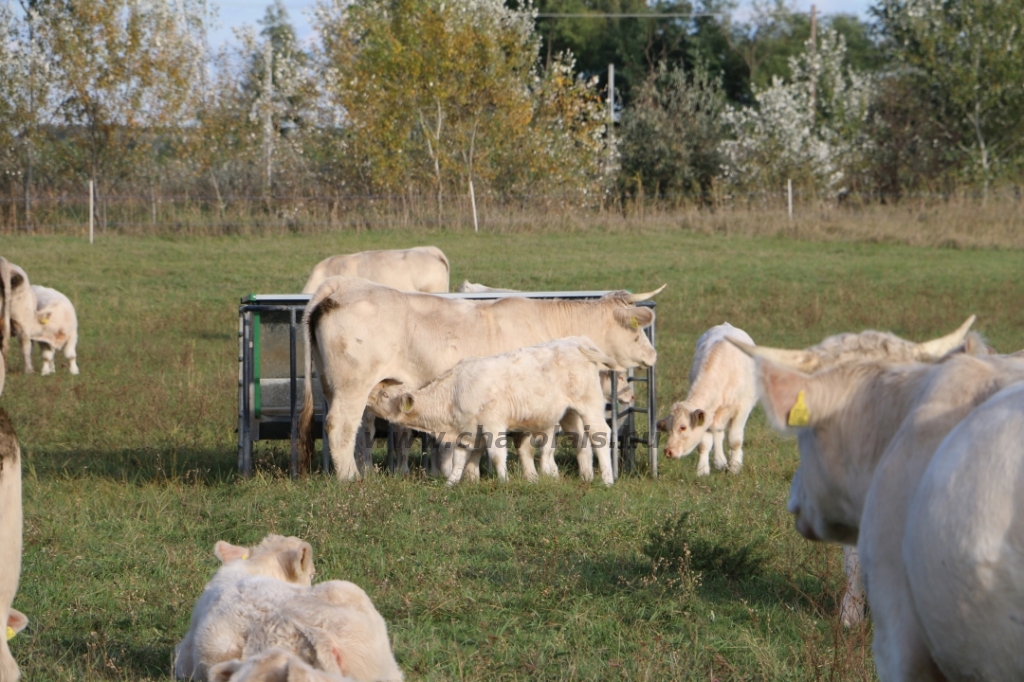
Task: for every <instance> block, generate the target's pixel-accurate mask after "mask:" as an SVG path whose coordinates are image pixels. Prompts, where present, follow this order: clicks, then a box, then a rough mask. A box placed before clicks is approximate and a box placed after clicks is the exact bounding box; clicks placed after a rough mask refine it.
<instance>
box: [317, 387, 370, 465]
mask: <svg viewBox="0 0 1024 682" xmlns="http://www.w3.org/2000/svg"><path fill="white" fill-rule="evenodd" d="M366 394H367V395H366V396H363V395H362V393H359V397H358V398H353V397H352V395H353V393H352V392H351V391H342V390H335V391H334V400H332V401H331V403H330V406H329V407H328V408H327V439H328V443H329V444H330V450H331V461H332V462H334V473H335V475H336V476H337V477H338V480H339V481H354V480H356V479H357V478H358V477H359V469H358V468H357V467H356V459H355V448H356V440H357V435H358V433H359V429H360V425H361V424H362V422H363V411H364V408H365V407H366V397H367V396H368V395H369V391H367V392H366Z"/></svg>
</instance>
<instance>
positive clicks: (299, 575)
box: [281, 542, 313, 583]
mask: <svg viewBox="0 0 1024 682" xmlns="http://www.w3.org/2000/svg"><path fill="white" fill-rule="evenodd" d="M281 565H282V567H283V568H284V574H285V576H287V577H288V580H290V581H291V582H296V583H297V582H306V578H307V577H312V575H313V547H312V546H311V545H310V544H309V543H308V542H303V543H302V544H300V545H299V548H298V549H291V550H288V551H287V552H285V553H284V554H283V555H282V556H281Z"/></svg>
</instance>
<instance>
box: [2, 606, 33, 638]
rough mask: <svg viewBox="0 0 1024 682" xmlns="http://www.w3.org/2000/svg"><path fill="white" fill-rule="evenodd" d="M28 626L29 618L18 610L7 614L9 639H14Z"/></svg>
mask: <svg viewBox="0 0 1024 682" xmlns="http://www.w3.org/2000/svg"><path fill="white" fill-rule="evenodd" d="M27 625H28V616H26V615H25V614H24V613H22V612H21V611H19V610H18V609H11V610H10V611H8V612H7V639H10V638H11V637H14V635H16V634H18V633H19V632H21V631H22V630H24V629H25V627H26V626H27Z"/></svg>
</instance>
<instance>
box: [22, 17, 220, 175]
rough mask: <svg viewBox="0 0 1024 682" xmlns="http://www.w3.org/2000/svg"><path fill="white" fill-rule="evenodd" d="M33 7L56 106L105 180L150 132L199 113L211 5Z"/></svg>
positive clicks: (89, 166) (92, 171)
mask: <svg viewBox="0 0 1024 682" xmlns="http://www.w3.org/2000/svg"><path fill="white" fill-rule="evenodd" d="M36 7H37V11H38V23H37V25H36V31H37V36H38V39H39V40H40V42H41V44H42V45H43V47H44V50H45V52H46V53H47V54H49V55H50V59H51V67H50V77H51V79H52V82H53V86H54V88H55V96H56V98H57V99H58V102H59V107H58V108H59V111H60V113H61V114H62V115H63V118H64V120H65V122H66V123H67V124H68V125H69V126H72V127H76V128H80V129H81V130H82V132H83V135H82V139H81V144H82V146H83V148H84V150H85V151H86V159H85V166H86V168H85V169H84V170H85V171H86V173H87V174H88V176H89V177H91V178H92V179H93V180H94V181H95V182H96V183H97V185H98V187H102V186H103V183H104V181H105V180H107V177H106V176H107V174H108V173H109V172H110V171H111V169H112V167H113V166H114V165H115V164H122V165H123V164H125V162H126V161H128V157H129V153H128V152H130V151H131V150H132V149H140V148H141V147H142V146H143V145H140V144H139V143H140V142H142V141H144V138H145V137H146V136H147V135H148V136H150V139H152V133H153V132H154V131H155V130H158V129H160V128H161V127H163V126H171V125H173V126H177V125H180V124H182V123H184V122H186V121H188V120H189V119H190V118H191V117H192V116H193V115H194V111H195V107H194V95H195V89H194V85H195V84H196V83H197V82H198V81H199V80H200V75H201V71H202V59H203V55H204V46H205V42H206V41H205V19H206V7H205V5H204V4H203V2H202V0H181V1H180V2H178V3H176V4H174V5H172V4H170V3H166V2H162V1H161V0H74V1H73V2H72V0H39V2H38V3H37V5H36ZM125 172H130V171H128V169H127V167H126V169H125Z"/></svg>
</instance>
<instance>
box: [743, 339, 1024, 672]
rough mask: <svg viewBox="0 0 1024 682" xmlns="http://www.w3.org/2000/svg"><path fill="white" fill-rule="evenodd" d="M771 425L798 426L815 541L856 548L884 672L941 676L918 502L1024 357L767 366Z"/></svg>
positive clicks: (802, 502) (806, 510) (763, 369)
mask: <svg viewBox="0 0 1024 682" xmlns="http://www.w3.org/2000/svg"><path fill="white" fill-rule="evenodd" d="M757 366H758V381H759V384H760V387H761V391H762V404H763V405H764V406H765V411H766V413H767V414H768V416H769V420H770V421H771V422H772V424H773V425H775V426H776V427H777V428H780V429H786V430H788V429H796V430H797V437H798V442H799V445H800V458H801V459H800V467H799V469H798V470H797V473H796V475H795V476H794V479H793V487H792V491H791V496H790V511H792V512H793V514H794V515H795V517H796V525H797V529H798V530H799V531H800V532H801V533H802V534H803V535H804V536H805V537H807V538H809V539H814V540H817V539H820V540H830V541H834V542H841V543H844V544H850V543H854V542H856V543H857V550H858V554H859V556H860V566H861V571H862V574H863V577H864V585H865V589H866V592H867V598H868V604H869V605H870V606H871V611H872V614H873V618H874V622H875V625H874V631H875V639H874V652H875V663H876V667H877V670H878V674H879V677H880V678H881V679H882V680H883V681H885V682H888V681H891V680H942V679H944V678H943V677H942V676H941V673H940V672H939V670H938V668H937V667H936V663H935V660H934V659H933V657H932V655H931V653H930V651H929V648H928V646H927V642H926V639H925V637H924V634H923V633H922V630H921V627H920V625H919V624H918V622H917V618H916V616H915V611H914V606H913V601H912V599H911V593H910V586H909V584H908V578H907V574H906V570H905V565H904V563H903V555H902V544H903V540H904V537H905V527H906V520H907V517H908V514H909V508H910V504H911V500H912V499H913V495H914V491H915V490H916V489H917V487H918V484H919V482H920V480H921V477H922V476H923V474H924V471H925V469H926V468H927V467H928V464H929V462H930V461H931V459H932V456H933V454H934V453H935V451H936V449H937V448H938V446H939V444H940V443H941V441H942V440H943V438H945V436H946V435H947V434H948V433H949V432H950V431H951V430H952V429H953V428H954V427H955V426H956V425H957V423H959V422H960V420H961V419H963V418H964V417H965V416H966V415H967V414H968V413H969V412H970V411H971V410H972V409H973V408H974V407H976V406H977V405H978V404H980V403H981V402H983V401H985V400H986V399H987V398H988V397H990V396H992V395H993V394H994V393H996V392H998V391H999V390H1000V389H1002V388H1003V387H1006V386H1010V385H1013V384H1015V383H1018V382H1021V381H1024V362H1021V361H1020V360H1019V359H1013V358H1006V357H1000V356H982V357H974V356H971V355H967V354H963V353H961V354H954V355H951V356H949V357H948V358H946V359H944V360H943V361H941V362H940V363H938V364H935V365H931V364H918V363H902V364H892V363H884V362H877V361H876V362H866V363H855V364H851V365H844V366H840V367H836V368H833V369H829V370H824V371H821V372H818V373H816V374H814V375H807V374H804V373H802V372H798V371H795V370H792V369H790V368H787V367H783V366H781V365H777V364H775V363H773V362H771V361H765V360H763V359H759V360H758V363H757Z"/></svg>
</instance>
